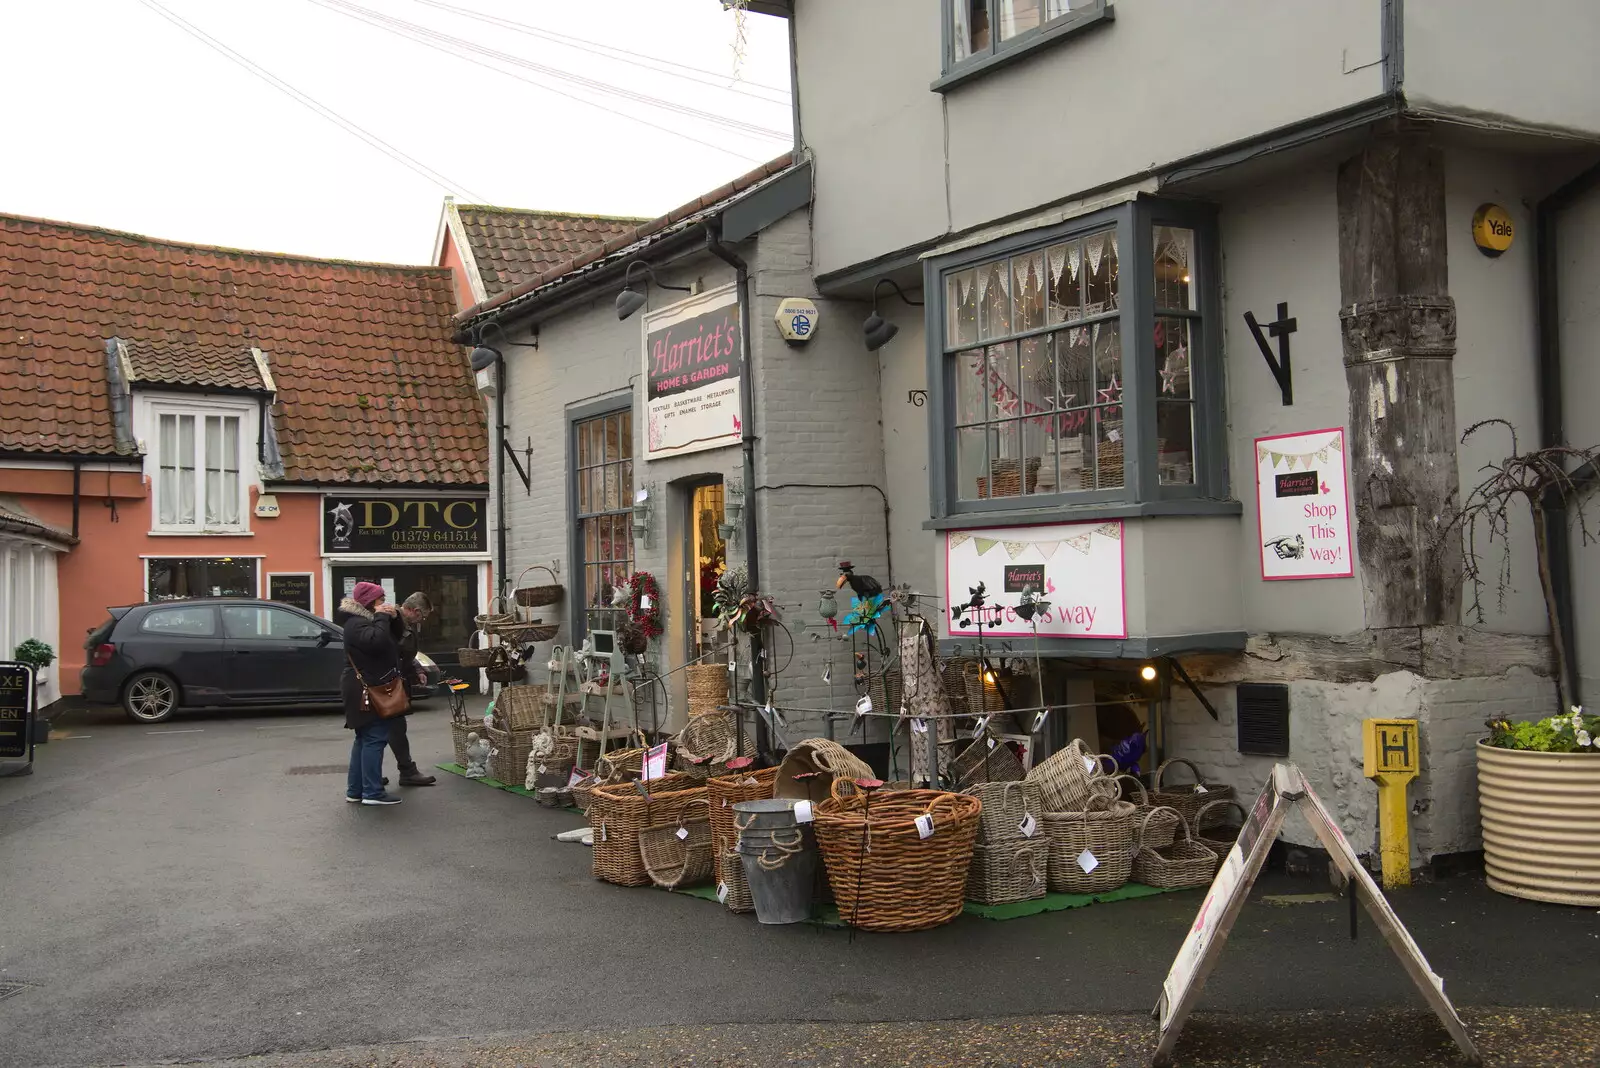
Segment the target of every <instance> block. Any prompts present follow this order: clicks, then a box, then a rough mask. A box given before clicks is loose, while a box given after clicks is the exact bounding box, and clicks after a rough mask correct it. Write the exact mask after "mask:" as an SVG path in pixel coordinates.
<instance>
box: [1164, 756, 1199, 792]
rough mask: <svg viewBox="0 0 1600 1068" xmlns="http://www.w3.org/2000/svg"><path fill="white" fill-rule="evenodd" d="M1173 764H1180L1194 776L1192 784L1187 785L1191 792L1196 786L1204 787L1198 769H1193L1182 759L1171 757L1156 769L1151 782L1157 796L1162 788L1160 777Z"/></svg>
mask: <svg viewBox="0 0 1600 1068" xmlns="http://www.w3.org/2000/svg"><path fill="white" fill-rule="evenodd" d="M1173 764H1182V765H1183V766H1184V767H1186V768H1188V769H1189V770H1190V771H1191V772H1192V773H1193V774H1194V782H1193V783H1190V784H1189V788H1190V789H1191V790H1193V789H1194V787H1196V786H1204V785H1205V782H1206V780H1205V778H1204V776H1202V775H1201V774H1200V769H1199V768H1197V767H1195V766H1194V764H1193V763H1191V762H1190V761H1187V760H1185V759H1183V757H1172V758H1171V759H1168V760H1164V761H1162V762H1161V766H1160V767H1159V768H1157V769H1156V777H1155V779H1154V780H1153V785H1154V787H1155V791H1156V793H1158V794H1159V793H1161V792H1162V791H1163V789H1164V787H1163V786H1162V776H1163V775H1164V774H1166V770H1167V768H1168V767H1169V766H1171V765H1173Z"/></svg>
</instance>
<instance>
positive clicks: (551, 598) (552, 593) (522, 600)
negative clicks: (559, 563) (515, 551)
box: [517, 564, 566, 640]
mask: <svg viewBox="0 0 1600 1068" xmlns="http://www.w3.org/2000/svg"><path fill="white" fill-rule="evenodd" d="M529 571H543V572H544V573H545V574H547V575H549V576H550V579H551V583H552V584H551V585H548V586H524V585H523V584H522V580H523V579H525V578H527V577H528V572H529ZM555 577H556V573H555V572H554V571H551V570H550V569H549V568H548V567H541V566H539V565H538V564H535V565H534V566H532V567H529V568H524V569H523V571H522V574H521V575H519V576H517V604H519V605H521V606H522V607H523V608H540V607H543V606H544V605H547V604H555V603H556V602H557V601H559V600H561V597H562V594H563V593H565V592H566V591H565V588H564V587H563V586H562V585H561V584H560V583H558V582H555ZM539 640H543V639H539Z"/></svg>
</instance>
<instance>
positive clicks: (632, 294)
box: [617, 260, 694, 319]
mask: <svg viewBox="0 0 1600 1068" xmlns="http://www.w3.org/2000/svg"><path fill="white" fill-rule="evenodd" d="M636 267H642V268H644V273H645V274H647V275H649V276H650V281H651V282H653V283H655V285H657V286H658V287H660V288H661V289H671V290H674V291H676V292H679V293H693V292H694V290H693V289H691V288H689V287H688V286H669V285H667V283H665V282H663V281H662V280H661V279H659V278H657V277H656V272H655V271H654V270H652V269H651V267H650V265H649V264H648V263H646V262H645V261H644V260H634V261H633V262H632V263H630V264H628V268H627V270H625V271H623V273H622V292H621V293H618V294H617V318H618V319H626V318H627V317H628V316H630V315H632V314H633V313H634V312H636V311H638V310H639V309H640V308H642V307H644V302H645V295H644V291H643V290H642V289H635V288H633V285H634V283H633V271H634V268H636Z"/></svg>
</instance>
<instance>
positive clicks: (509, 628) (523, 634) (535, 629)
mask: <svg viewBox="0 0 1600 1068" xmlns="http://www.w3.org/2000/svg"><path fill="white" fill-rule="evenodd" d="M560 629H561V624H559V623H539V622H533V623H519V622H512V623H491V624H489V632H490V633H491V634H494V635H496V636H498V637H499V639H500V640H501V641H502V642H504V643H505V644H507V645H527V644H529V643H530V642H547V641H549V640H550V639H552V638H554V637H555V636H556V632H557V631H558V630H560Z"/></svg>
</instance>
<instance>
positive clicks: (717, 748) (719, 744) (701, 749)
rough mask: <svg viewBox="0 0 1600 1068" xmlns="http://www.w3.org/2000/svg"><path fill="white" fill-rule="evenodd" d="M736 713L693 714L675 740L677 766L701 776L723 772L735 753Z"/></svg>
mask: <svg viewBox="0 0 1600 1068" xmlns="http://www.w3.org/2000/svg"><path fill="white" fill-rule="evenodd" d="M734 733H735V730H734V721H733V713H731V712H718V713H716V714H715V715H706V716H691V717H689V723H688V725H687V726H685V727H684V728H683V730H681V731H679V732H678V736H677V737H676V738H675V739H673V741H674V749H675V753H674V755H673V766H674V767H675V768H677V770H679V771H682V772H687V773H688V774H690V775H693V776H695V777H696V778H699V779H706V778H710V777H711V776H713V775H721V774H722V773H723V772H725V771H727V770H728V761H730V760H732V759H733V757H734V752H735V741H734Z"/></svg>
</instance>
